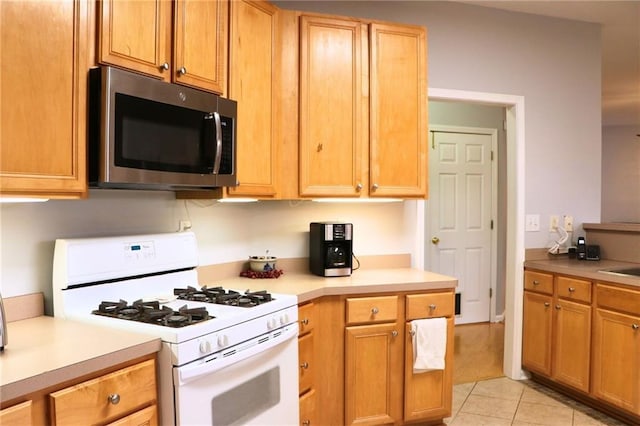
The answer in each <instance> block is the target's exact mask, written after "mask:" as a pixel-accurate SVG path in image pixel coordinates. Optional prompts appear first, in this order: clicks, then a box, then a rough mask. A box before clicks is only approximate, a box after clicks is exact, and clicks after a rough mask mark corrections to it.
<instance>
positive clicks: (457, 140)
mask: <svg viewBox="0 0 640 426" xmlns="http://www.w3.org/2000/svg"><path fill="white" fill-rule="evenodd" d="M431 133H432V134H431V137H432V139H431V141H432V155H431V156H430V157H431V162H430V164H429V175H430V176H429V180H430V182H431V183H430V185H429V187H430V196H429V205H430V208H429V216H430V224H429V231H430V233H431V238H428V239H427V241H425V244H427V245H429V246H430V249H426V250H429V253H430V264H431V269H432V270H433V271H434V272H439V273H442V274H445V275H450V276H453V277H456V278H458V288H457V290H456V293H460V314H459V315H456V321H455V322H456V324H467V323H474V322H484V321H490V320H491V314H492V311H495V308H493V309H492V302H491V296H490V294H491V293H492V291H493V289H494V288H495V283H494V280H495V266H494V265H495V255H494V253H495V231H494V229H495V226H494V223H493V220H494V219H493V212H494V204H495V199H496V198H495V192H496V189H495V188H494V185H495V178H494V176H495V169H494V166H493V164H494V163H495V162H494V161H492V155H493V154H492V151H495V149H494V146H496V144H497V132H496V131H495V130H493V129H474V130H473V131H471V130H469V131H467V130H465V131H464V132H460V131H434V130H432V132H431Z"/></svg>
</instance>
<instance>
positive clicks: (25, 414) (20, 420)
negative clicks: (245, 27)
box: [0, 401, 33, 426]
mask: <svg viewBox="0 0 640 426" xmlns="http://www.w3.org/2000/svg"><path fill="white" fill-rule="evenodd" d="M31 406H32V403H31V401H25V402H21V403H19V404H16V405H13V406H11V407H7V408H5V409H3V410H0V424H1V425H3V426H25V425H31V424H33V423H32V416H31Z"/></svg>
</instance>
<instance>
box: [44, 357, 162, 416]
mask: <svg viewBox="0 0 640 426" xmlns="http://www.w3.org/2000/svg"><path fill="white" fill-rule="evenodd" d="M156 395H157V387H156V368H155V361H154V360H147V361H144V362H141V363H139V364H135V365H132V366H130V367H126V368H123V369H121V370H118V371H115V372H113V373H109V374H107V375H104V376H101V377H98V378H95V379H92V380H89V381H86V382H83V383H79V384H77V385H74V386H71V387H68V388H65V389H62V390H59V391H57V392H53V393H51V394H50V396H49V401H50V407H51V419H52V422H53V423H54V424H55V425H56V426H62V425H77V424H97V423H105V422H107V423H108V422H113V421H116V420H117V421H120V422H121V423H116V424H127V425H128V424H150V425H152V424H157V409H156V400H157V396H156ZM123 418H124V419H123ZM150 421H153V422H150Z"/></svg>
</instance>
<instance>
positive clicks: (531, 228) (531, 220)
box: [524, 214, 540, 232]
mask: <svg viewBox="0 0 640 426" xmlns="http://www.w3.org/2000/svg"><path fill="white" fill-rule="evenodd" d="M524 230H525V231H527V232H535V231H539V230H540V215H539V214H528V215H526V216H525V224H524Z"/></svg>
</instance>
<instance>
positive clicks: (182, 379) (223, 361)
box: [174, 323, 298, 384]
mask: <svg viewBox="0 0 640 426" xmlns="http://www.w3.org/2000/svg"><path fill="white" fill-rule="evenodd" d="M297 336H298V324H297V323H293V324H291V326H290V327H286V329H285V330H284V331H283V332H282V334H281V335H280V336H278V337H277V338H275V339H269V340H268V341H267V342H265V343H259V344H255V345H253V346H251V347H249V348H247V349H245V350H242V351H240V352H237V353H235V354H233V355H230V356H228V357H226V358H214V359H212V360H210V361H207V362H203V363H198V364H195V365H186V366H183V367H179V368H177V369H175V370H174V375H175V377H174V378H175V380H176V381H177V382H179V383H180V384H184V383H187V382H190V381H192V380H195V379H198V378H200V377H202V376H206V375H208V374H211V373H214V372H216V371H219V370H222V369H223V368H225V367H228V366H230V365H232V364H235V363H237V362H240V361H242V360H245V359H247V358H251V357H252V356H254V355H258V354H260V353H262V352H265V351H267V350H269V349H272V348H275V347H276V346H278V345H280V344H282V343H285V342H287V341H289V340H291V339H293V338H297Z"/></svg>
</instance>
